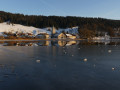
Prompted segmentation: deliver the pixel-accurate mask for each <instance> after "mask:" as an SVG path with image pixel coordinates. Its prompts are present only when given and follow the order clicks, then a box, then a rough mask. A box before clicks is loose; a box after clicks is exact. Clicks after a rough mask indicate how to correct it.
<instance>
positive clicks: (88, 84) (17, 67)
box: [0, 41, 120, 90]
mask: <svg viewBox="0 0 120 90" xmlns="http://www.w3.org/2000/svg"><path fill="white" fill-rule="evenodd" d="M26 43H27V44H26ZM71 43H72V42H71ZM71 43H70V42H69V43H68V42H63V41H62V43H60V42H50V43H48V42H47V45H46V43H45V42H44V41H41V42H23V43H22V42H0V45H1V46H0V90H120V86H119V85H120V45H119V44H120V43H119V42H104V43H103V42H102V43H100V42H85V41H84V42H78V41H77V42H74V41H73V43H72V44H71ZM106 43H107V44H106Z"/></svg>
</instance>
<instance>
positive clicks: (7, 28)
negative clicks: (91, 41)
mask: <svg viewBox="0 0 120 90" xmlns="http://www.w3.org/2000/svg"><path fill="white" fill-rule="evenodd" d="M51 30H52V28H51V27H49V28H43V29H40V28H35V27H32V26H23V25H20V24H10V25H9V24H7V23H0V35H2V34H3V32H12V33H16V32H17V33H31V34H33V35H35V36H36V35H37V34H40V33H47V34H49V35H51ZM63 31H64V32H66V33H69V34H77V33H78V27H73V28H67V29H58V30H56V32H57V33H61V32H63Z"/></svg>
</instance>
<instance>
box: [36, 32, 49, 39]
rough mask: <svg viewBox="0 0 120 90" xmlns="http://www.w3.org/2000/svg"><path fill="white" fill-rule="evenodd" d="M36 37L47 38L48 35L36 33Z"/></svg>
mask: <svg viewBox="0 0 120 90" xmlns="http://www.w3.org/2000/svg"><path fill="white" fill-rule="evenodd" d="M36 38H40V39H49V38H50V35H49V34H47V33H42V34H38V35H36Z"/></svg>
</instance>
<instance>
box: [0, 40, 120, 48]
mask: <svg viewBox="0 0 120 90" xmlns="http://www.w3.org/2000/svg"><path fill="white" fill-rule="evenodd" d="M72 45H115V46H116V45H120V41H113V40H111V41H110V40H109V41H102V40H101V41H100V40H94V41H86V40H85V41H84V40H81V41H79V40H78V41H77V40H76V41H73V40H70V41H66V40H59V41H57V40H54V41H46V40H42V41H0V46H60V47H64V46H72ZM78 49H80V48H78Z"/></svg>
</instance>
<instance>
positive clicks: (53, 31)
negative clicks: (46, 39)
mask: <svg viewBox="0 0 120 90" xmlns="http://www.w3.org/2000/svg"><path fill="white" fill-rule="evenodd" d="M52 34H53V35H54V34H56V28H55V27H54V26H53V27H52Z"/></svg>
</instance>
